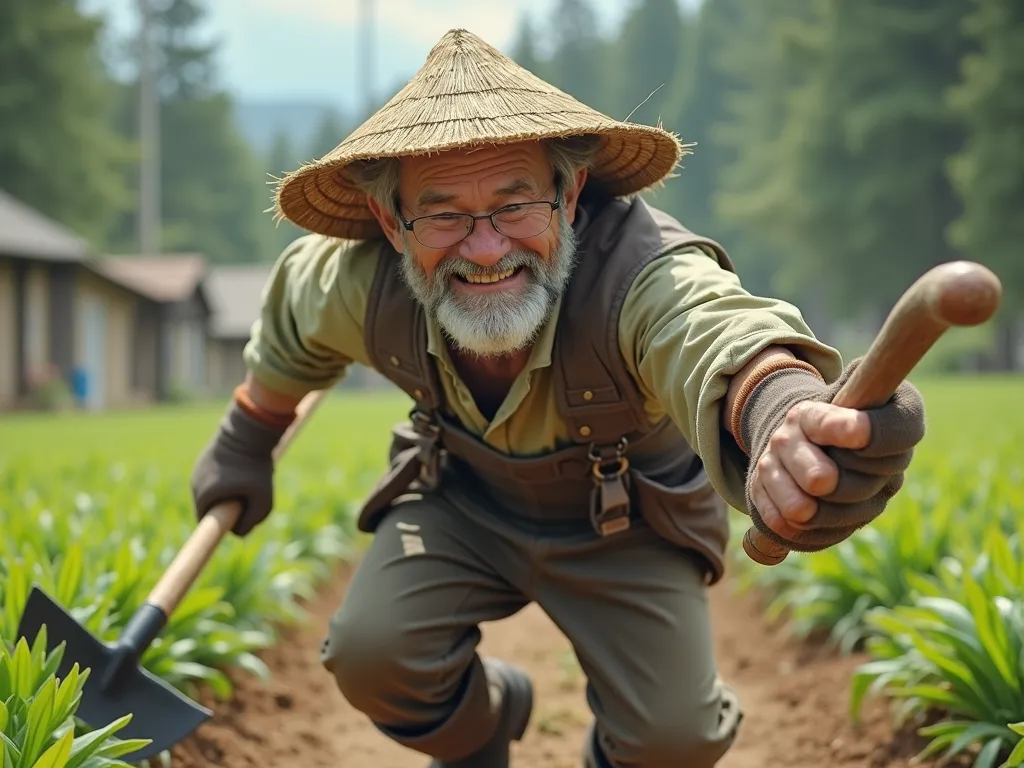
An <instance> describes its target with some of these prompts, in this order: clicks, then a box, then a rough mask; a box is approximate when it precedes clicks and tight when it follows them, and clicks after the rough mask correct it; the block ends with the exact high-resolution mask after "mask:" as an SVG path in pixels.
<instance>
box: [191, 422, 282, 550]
mask: <svg viewBox="0 0 1024 768" xmlns="http://www.w3.org/2000/svg"><path fill="white" fill-rule="evenodd" d="M285 429H286V428H285V427H272V426H269V425H267V424H265V423H263V422H261V421H258V420H256V419H254V418H253V417H252V416H250V415H249V414H247V413H246V412H245V411H244V410H242V408H240V407H239V405H238V403H236V402H232V403H231V405H230V406H229V407H228V410H227V412H226V413H225V414H224V418H223V419H222V420H221V423H220V428H219V429H218V430H217V433H216V434H215V435H214V437H213V440H212V441H211V442H210V443H209V444H208V445H207V446H206V448H205V449H204V450H203V452H202V453H201V454H200V455H199V459H198V460H197V461H196V464H195V467H194V468H193V470H192V496H193V499H194V501H195V507H196V514H197V515H198V517H199V518H200V519H202V517H203V516H204V515H205V514H206V513H207V512H209V511H210V509H211V508H213V507H214V506H215V505H216V504H218V503H220V502H223V501H229V500H238V501H240V502H241V503H242V514H241V516H240V517H239V518H238V522H237V523H236V524H235V527H234V528H233V529H232V532H233V533H235V534H237V535H238V536H245V535H246V534H248V533H249V532H250V531H251V530H252V529H253V528H254V527H256V525H258V524H259V523H261V522H262V521H263V520H264V519H265V518H266V517H267V515H269V514H270V510H271V509H272V508H273V506H274V480H273V478H274V458H273V450H274V448H275V447H276V446H277V444H278V442H280V440H281V437H282V436H283V435H284V433H285Z"/></svg>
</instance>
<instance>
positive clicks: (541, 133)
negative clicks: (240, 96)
mask: <svg viewBox="0 0 1024 768" xmlns="http://www.w3.org/2000/svg"><path fill="white" fill-rule="evenodd" d="M579 135H593V136H598V137H600V147H599V149H598V152H597V155H596V157H595V159H594V163H593V165H592V167H591V168H590V171H589V174H588V185H589V184H593V185H596V186H599V187H600V188H601V189H602V191H604V192H605V193H607V194H610V195H614V196H624V195H630V194H634V193H637V192H641V191H643V190H645V189H648V188H650V187H652V186H655V185H657V184H658V183H660V182H662V181H663V180H664V179H666V178H667V177H668V176H669V175H670V174H671V173H672V171H673V169H674V168H675V166H676V165H677V164H678V162H679V160H680V158H681V157H682V155H683V154H684V153H685V150H684V147H683V145H682V144H681V142H680V141H679V139H678V138H677V137H676V136H675V135H673V134H672V133H670V132H668V131H666V130H664V129H662V128H661V127H651V126H646V125H639V124H634V123H628V122H623V121H619V120H615V119H613V118H611V117H608V116H607V115H604V114H602V113H600V112H598V111H596V110H594V109H591V108H590V107H588V106H586V105H585V104H582V103H581V102H579V101H577V100H576V99H575V98H573V97H572V96H570V95H568V94H566V93H564V92H563V91H561V90H559V89H557V88H555V87H554V86H552V85H551V84H549V83H547V82H545V81H543V80H541V79H540V78H538V77H536V76H535V75H533V74H532V73H531V72H529V71H528V70H526V69H523V68H521V67H520V66H519V65H518V64H516V63H515V62H514V61H512V60H511V59H508V58H507V57H505V56H504V54H501V53H500V52H499V51H497V50H495V49H494V48H492V47H491V46H489V45H487V44H486V43H484V42H483V41H481V40H480V39H479V38H477V37H475V36H474V35H472V34H471V33H468V32H465V30H453V31H452V32H450V33H448V35H446V36H445V38H443V39H442V41H441V42H440V43H438V45H436V46H435V47H434V48H433V49H432V50H431V53H430V54H429V55H428V57H427V62H426V64H425V65H424V67H423V68H422V69H421V70H420V71H419V72H418V73H417V74H416V76H415V77H414V78H413V79H412V80H411V81H410V82H409V83H408V84H407V85H406V86H405V87H404V88H403V89H402V90H400V91H399V92H398V93H397V94H395V96H394V97H392V99H391V100H390V101H389V102H388V103H387V104H385V105H384V106H383V107H381V108H380V110H378V111H377V112H376V113H375V114H374V115H372V116H371V117H370V118H369V119H367V120H366V122H364V123H363V124H362V125H361V126H359V127H358V128H357V129H356V130H355V131H353V133H352V134H351V135H350V136H349V137H348V138H347V139H346V140H345V141H343V142H342V143H341V144H340V145H338V147H336V148H335V149H334V150H333V151H331V152H329V153H328V154H326V155H325V156H324V157H322V158H320V159H318V160H316V161H314V162H312V163H309V164H307V165H305V166H303V167H301V168H299V169H298V170H296V171H294V172H292V173H290V174H288V175H286V176H285V177H284V178H282V179H281V180H280V181H279V183H278V185H277V190H276V194H275V206H276V209H277V215H278V216H279V217H281V218H285V219H288V220H289V221H291V222H292V223H294V224H296V225H297V226H299V227H302V228H303V229H306V230H309V231H311V232H316V233H320V234H323V235H327V236H330V237H338V238H345V239H366V238H371V237H377V236H379V235H381V234H382V233H381V229H380V226H379V224H378V222H377V220H376V219H375V218H374V216H373V213H372V212H371V210H370V207H369V205H368V204H367V201H366V195H365V194H364V193H363V192H362V191H360V190H359V189H358V188H356V187H355V186H354V185H353V184H352V183H351V182H350V181H349V179H348V178H347V177H346V175H345V169H346V168H347V167H348V166H349V165H350V164H351V163H353V162H355V161H357V160H364V159H370V158H385V157H394V158H402V157H412V156H417V155H423V154H436V153H438V152H444V151H447V150H453V149H462V148H469V147H475V146H483V145H504V144H511V143H517V142H523V141H543V140H546V139H557V138H560V137H566V136H579Z"/></svg>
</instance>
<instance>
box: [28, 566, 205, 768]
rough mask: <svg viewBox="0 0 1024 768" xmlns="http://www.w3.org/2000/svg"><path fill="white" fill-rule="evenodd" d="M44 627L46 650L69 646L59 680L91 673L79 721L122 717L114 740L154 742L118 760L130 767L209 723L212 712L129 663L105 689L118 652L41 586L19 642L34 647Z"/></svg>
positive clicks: (99, 722) (101, 722) (97, 724)
mask: <svg viewBox="0 0 1024 768" xmlns="http://www.w3.org/2000/svg"><path fill="white" fill-rule="evenodd" d="M43 625H45V626H46V637H47V645H48V649H47V650H53V649H54V648H56V647H57V646H58V645H60V644H61V643H65V648H64V656H63V658H62V659H61V663H60V667H59V668H58V670H57V676H58V677H60V678H63V677H65V676H66V675H67V674H68V673H69V672H70V671H71V667H72V666H74V665H75V664H76V663H77V664H78V667H79V671H83V670H84V669H89V670H90V672H89V678H88V679H87V680H86V682H85V686H84V687H83V689H82V699H81V702H80V703H79V706H78V710H77V711H76V713H75V714H76V716H77V717H79V718H81V719H82V720H83V721H85V722H86V723H87V724H88V725H89V727H91V728H102V727H103V726H105V725H107V724H108V723H110V722H112V721H113V720H116V719H117V718H119V717H123V716H124V715H127V714H131V716H132V719H131V721H130V722H129V723H128V725H126V726H125V727H124V728H122V729H121V730H119V731H118V732H117V733H116V734H114V735H115V737H117V738H120V739H152V741H151V742H150V743H149V744H147V745H146V746H144V747H142V748H141V749H137V750H135V751H134V752H131V753H129V754H127V755H124V756H122V757H121V758H120V759H122V760H125V761H127V762H132V761H137V760H144V759H146V758H149V757H154V756H155V755H158V754H160V753H161V752H163V751H164V750H166V749H170V748H171V747H173V746H174V745H175V744H177V743H178V742H179V741H181V740H182V739H184V738H185V737H186V736H188V735H189V734H190V733H192V731H194V730H195V729H196V728H198V727H199V726H200V725H202V724H203V723H204V722H206V721H207V720H208V719H209V718H210V717H211V716H212V714H213V713H212V712H211V711H210V710H209V709H207V708H206V707H203V706H202V705H200V704H198V703H196V702H195V701H193V700H192V699H190V698H188V697H187V696H185V695H184V694H183V693H181V692H180V691H179V690H177V689H176V688H174V687H173V686H172V685H170V684H169V683H167V682H166V681H164V680H161V679H160V678H159V677H156V676H155V675H153V674H152V673H151V672H149V671H148V670H146V669H145V668H144V667H142V666H140V665H139V664H131V665H130V666H128V667H127V668H126V669H124V670H122V672H121V674H119V676H118V677H117V678H116V679H115V680H114V682H113V683H112V684H110V685H109V686H107V687H104V685H103V682H102V681H103V678H104V677H105V675H106V672H107V670H108V669H109V668H110V667H111V665H113V664H115V663H116V662H117V657H116V655H115V651H114V649H113V648H111V647H110V646H108V645H106V644H104V643H102V642H101V641H100V640H98V639H97V638H95V637H94V636H93V635H92V633H90V632H89V631H88V630H87V629H85V628H84V627H82V626H81V625H80V624H79V623H78V622H77V621H75V619H74V618H73V617H72V616H71V615H69V614H68V613H67V612H66V611H65V610H64V609H63V608H61V607H60V606H59V605H58V604H57V603H56V602H54V601H53V600H52V599H51V598H50V597H49V595H47V594H46V593H45V592H44V591H43V590H42V589H40V588H39V587H38V586H34V587H33V588H32V592H31V593H30V594H29V598H28V602H27V603H26V604H25V612H24V613H23V614H22V617H21V622H20V623H19V625H18V637H19V638H22V637H24V638H25V641H26V642H28V643H29V644H31V643H32V642H33V641H35V639H36V636H37V635H38V634H39V631H40V630H41V629H42V627H43Z"/></svg>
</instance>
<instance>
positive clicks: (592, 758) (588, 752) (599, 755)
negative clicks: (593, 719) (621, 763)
mask: <svg viewBox="0 0 1024 768" xmlns="http://www.w3.org/2000/svg"><path fill="white" fill-rule="evenodd" d="M583 768H614V766H612V764H611V763H610V762H608V758H607V757H605V756H604V752H602V751H601V747H600V746H599V745H598V743H597V726H596V725H595V724H594V723H591V724H590V729H589V730H588V731H587V735H586V738H584V739H583Z"/></svg>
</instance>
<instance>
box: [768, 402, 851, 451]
mask: <svg viewBox="0 0 1024 768" xmlns="http://www.w3.org/2000/svg"><path fill="white" fill-rule="evenodd" d="M786 421H787V422H790V421H796V422H797V424H798V426H799V429H800V431H801V432H803V434H804V435H805V436H806V437H807V439H808V440H810V441H811V442H812V443H815V444H816V445H833V446H836V447H837V448H850V449H852V450H858V449H860V448H864V447H866V446H867V445H868V443H870V442H871V418H870V417H869V416H868V414H867V413H865V412H864V411H858V410H857V409H855V408H841V407H840V406H838V405H832V404H831V403H819V402H815V401H804V402H801V403H797V404H796V405H795V406H793V408H791V409H790V411H789V413H788V414H787V416H786Z"/></svg>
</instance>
